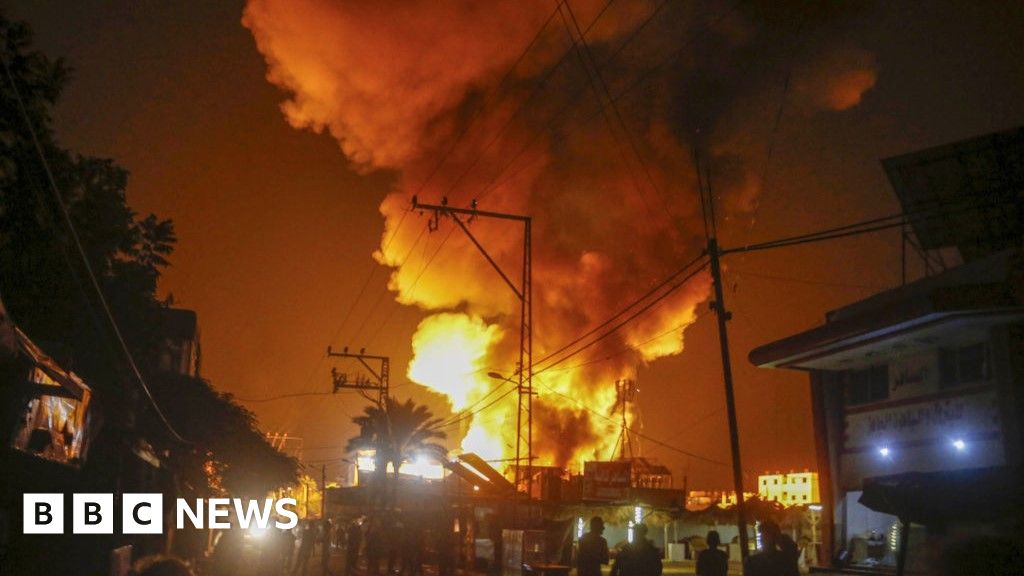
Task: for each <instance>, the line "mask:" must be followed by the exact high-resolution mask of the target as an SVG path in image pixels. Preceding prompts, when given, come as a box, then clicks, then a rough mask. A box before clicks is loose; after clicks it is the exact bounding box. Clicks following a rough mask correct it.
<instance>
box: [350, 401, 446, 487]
mask: <svg viewBox="0 0 1024 576" xmlns="http://www.w3.org/2000/svg"><path fill="white" fill-rule="evenodd" d="M441 421H442V420H441V419H440V418H434V414H433V413H432V412H431V411H430V410H429V409H428V408H427V407H426V406H423V405H421V404H416V403H415V402H413V401H412V400H411V399H409V400H406V401H405V402H400V401H398V400H397V399H396V398H394V397H392V396H388V397H386V398H385V399H384V400H383V401H382V402H379V403H376V404H371V405H369V406H367V407H366V408H364V409H363V413H362V414H361V415H359V416H356V417H354V418H352V422H354V423H355V424H356V425H357V426H359V434H358V435H356V436H353V437H352V438H350V439H349V441H348V446H347V448H346V449H347V450H348V451H349V452H355V451H358V450H373V451H374V460H375V462H374V470H375V471H374V475H375V476H376V478H377V479H378V480H379V481H380V483H379V484H378V487H379V489H383V488H384V482H383V480H384V479H386V478H387V477H388V476H387V470H388V466H389V465H390V467H391V471H392V474H393V476H392V477H393V478H395V479H397V478H398V471H399V470H400V469H401V467H402V464H404V463H406V462H409V461H411V460H414V459H416V458H417V457H420V456H426V457H433V458H434V459H437V460H442V459H444V458H445V457H446V456H447V454H448V450H447V449H446V448H445V447H444V446H443V445H441V444H438V443H436V442H435V440H443V439H444V438H445V433H444V432H443V431H441V430H440V429H439V426H440V424H441ZM395 484H396V487H397V481H396V482H395Z"/></svg>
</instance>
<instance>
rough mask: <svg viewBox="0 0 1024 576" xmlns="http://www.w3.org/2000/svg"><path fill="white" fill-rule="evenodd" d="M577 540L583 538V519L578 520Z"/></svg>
mask: <svg viewBox="0 0 1024 576" xmlns="http://www.w3.org/2000/svg"><path fill="white" fill-rule="evenodd" d="M576 538H577V539H579V538H583V518H582V517H580V518H577V519H576Z"/></svg>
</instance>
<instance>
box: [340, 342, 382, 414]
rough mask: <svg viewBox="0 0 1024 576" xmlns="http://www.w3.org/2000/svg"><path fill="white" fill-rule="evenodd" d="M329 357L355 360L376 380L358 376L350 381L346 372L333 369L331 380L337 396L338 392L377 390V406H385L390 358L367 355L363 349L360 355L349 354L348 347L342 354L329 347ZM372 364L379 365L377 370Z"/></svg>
mask: <svg viewBox="0 0 1024 576" xmlns="http://www.w3.org/2000/svg"><path fill="white" fill-rule="evenodd" d="M327 355H328V356H330V357H333V358H355V359H356V360H358V361H359V363H360V364H362V365H363V367H364V368H366V370H367V371H368V372H369V373H370V374H371V375H372V376H373V377H374V379H375V381H374V380H370V379H369V378H366V377H365V376H361V375H360V376H356V377H355V378H353V379H350V377H349V375H348V374H346V373H344V372H338V370H337V368H331V380H332V381H333V383H334V393H335V394H337V392H338V390H343V389H347V390H359V391H365V390H375V391H376V392H377V404H379V405H381V406H383V405H384V399H385V398H387V396H388V382H389V380H390V377H391V358H389V357H388V356H375V355H373V354H367V353H366V348H361V349H360V350H359V352H358V353H356V352H349V351H348V346H345V348H343V349H342V351H341V352H335V351H334V350H333V349H332V348H331V347H330V346H328V347H327ZM370 362H376V363H378V366H377V367H376V368H375V367H373V366H371V365H370Z"/></svg>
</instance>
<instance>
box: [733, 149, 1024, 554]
mask: <svg viewBox="0 0 1024 576" xmlns="http://www.w3.org/2000/svg"><path fill="white" fill-rule="evenodd" d="M883 164H884V165H885V168H886V170H887V172H888V173H889V177H890V180H891V181H892V183H893V187H894V189H895V191H896V193H897V195H898V196H899V198H900V201H901V203H902V205H903V209H904V213H905V214H922V215H921V216H918V217H916V218H909V217H908V219H909V220H910V224H911V226H910V231H912V232H913V235H914V237H915V240H913V243H914V246H915V247H916V249H918V250H919V251H920V253H921V254H922V257H923V258H924V259H925V263H926V269H928V270H930V271H931V273H930V274H928V275H926V276H925V277H924V278H922V279H920V280H917V281H915V282H912V283H908V284H905V285H902V286H899V287H897V288H894V289H891V290H888V291H885V292H882V293H880V294H876V295H875V296H872V297H870V298H867V299H865V300H862V301H859V302H855V303H852V304H850V305H848V306H845V307H843V308H840V309H837V310H834V311H832V312H829V313H828V314H827V315H826V318H825V323H824V325H822V326H819V327H817V328H813V329H811V330H807V331H805V332H802V333H799V334H795V335H792V336H789V337H787V338H783V339H781V340H778V341H776V342H772V343H770V344H766V345H764V346H761V347H760V348H757V349H755V350H753V351H752V352H751V353H750V360H751V362H752V363H754V364H755V365H757V366H760V367H764V368H788V369H796V370H803V371H806V372H807V373H808V374H809V376H810V382H811V396H812V406H813V409H814V427H815V436H816V444H817V450H818V468H819V473H820V474H821V501H822V506H823V516H824V518H825V521H824V522H823V526H822V530H823V536H824V539H823V540H824V542H825V545H826V547H827V550H826V554H825V556H824V558H826V559H828V558H831V559H833V564H851V563H852V564H857V565H860V566H863V567H873V566H887V565H889V566H894V567H896V568H897V571H900V570H902V569H904V568H905V569H907V570H914V569H916V570H928V569H931V568H934V565H933V564H932V565H929V564H928V562H929V558H931V560H932V561H934V558H936V557H937V556H936V554H938V553H940V552H942V551H944V550H949V549H950V547H952V546H958V545H961V544H962V543H963V542H966V541H967V540H969V539H971V538H988V537H991V538H996V539H998V538H1006V537H1008V536H1009V537H1013V535H1014V533H1015V529H1014V527H1013V526H1014V523H1015V522H1016V519H1017V518H1019V517H1020V512H1021V510H1022V508H1021V502H1022V501H1021V490H1020V486H1021V483H1022V478H1021V474H1020V467H1021V464H1022V451H1021V447H1022V435H1021V426H1020V423H1021V422H1022V406H1024V404H1022V400H1024V397H1022V390H1024V281H1022V280H1024V251H1022V250H1021V246H1022V243H1021V239H1022V234H1021V232H1022V229H1024V226H1022V221H1024V216H1022V211H1021V206H1024V202H1022V199H1024V130H1021V129H1018V130H1014V131H1010V132H1006V133H1001V134H994V135H990V136H986V137H982V138H977V139H972V140H969V141H965V142H960V143H956V144H952V145H947V146H943V147H939V148H936V149H930V150H926V151H923V152H919V153H914V154H910V155H906V156H903V157H898V158H894V159H890V160H886V161H884V162H883ZM905 241H906V238H905ZM950 256H952V260H953V261H952V262H950ZM908 559H909V563H908Z"/></svg>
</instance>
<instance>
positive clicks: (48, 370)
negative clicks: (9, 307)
mask: <svg viewBox="0 0 1024 576" xmlns="http://www.w3.org/2000/svg"><path fill="white" fill-rule="evenodd" d="M15 333H16V335H17V341H18V348H19V349H20V351H21V353H22V354H24V355H25V357H27V359H28V360H29V362H31V363H32V364H34V365H35V367H36V368H37V369H38V370H39V371H41V372H42V373H43V374H45V376H46V378H37V379H34V381H33V382H29V385H30V386H32V387H33V388H35V390H36V392H37V393H38V394H40V395H48V396H63V397H66V398H75V399H76V400H82V401H88V398H89V393H90V389H89V386H88V385H86V383H85V382H83V381H82V379H81V378H79V377H78V376H77V375H76V374H75V373H74V372H71V371H70V370H65V369H64V368H62V367H61V366H60V365H59V364H57V362H56V361H54V360H53V359H52V358H50V357H49V356H47V355H46V353H45V352H43V350H42V348H40V347H39V346H37V345H36V343H35V342H33V341H32V340H30V339H29V337H28V336H26V335H25V333H24V332H22V331H21V329H19V328H15ZM39 380H46V381H45V382H40V381H39ZM55 384H56V385H59V387H60V390H56V389H55V388H57V386H55Z"/></svg>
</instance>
